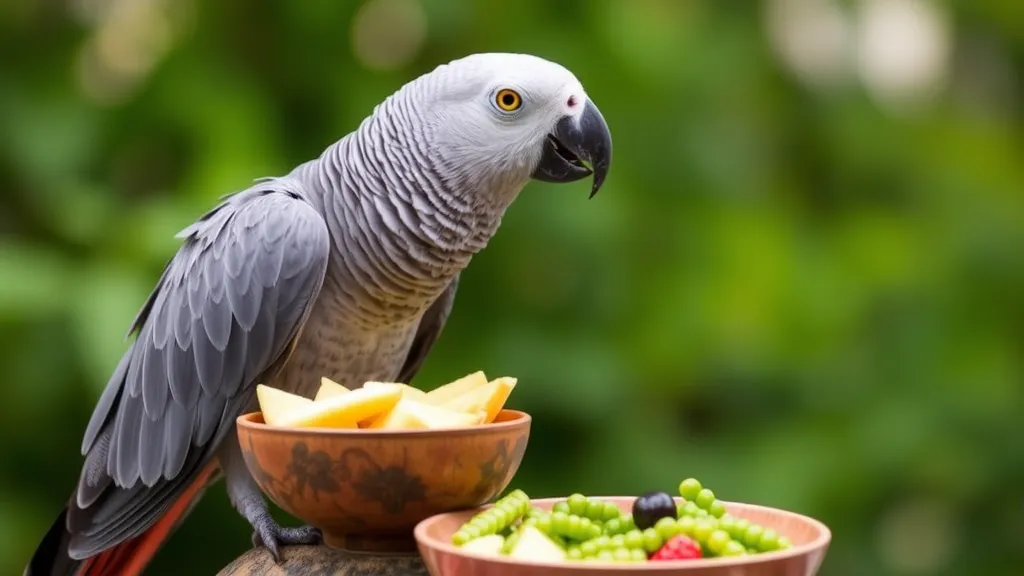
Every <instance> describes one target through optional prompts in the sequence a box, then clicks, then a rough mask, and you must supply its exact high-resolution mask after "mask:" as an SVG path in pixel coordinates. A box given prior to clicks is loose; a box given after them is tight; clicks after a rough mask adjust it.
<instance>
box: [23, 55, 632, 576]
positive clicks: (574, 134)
mask: <svg viewBox="0 0 1024 576" xmlns="http://www.w3.org/2000/svg"><path fill="white" fill-rule="evenodd" d="M611 155H612V146H611V136H610V134H609V131H608V126H607V124H606V123H605V120H604V118H603V117H602V115H601V113H600V111H598V109H597V107H596V106H595V105H594V103H593V101H592V100H590V99H589V98H588V96H587V94H586V92H585V91H584V89H583V86H582V85H581V84H580V82H579V80H577V78H576V77H575V76H574V75H573V74H572V73H571V72H569V71H568V70H566V69H565V68H564V67H562V66H561V65H559V64H556V63H553V62H550V61H547V60H544V59H541V58H538V57H536V56H530V55H524V54H504V53H490V54H474V55H470V56H467V57H464V58H461V59H458V60H454V61H452V62H449V63H448V64H444V65H441V66H439V67H437V68H435V69H434V70H433V71H431V72H429V73H427V74H424V75H423V76H420V77H419V78H417V79H415V80H413V81H411V82H409V83H408V84H406V85H405V86H403V87H402V88H400V89H399V90H398V91H397V92H396V93H394V94H393V95H391V96H389V97H388V98H387V99H386V100H385V101H384V102H383V103H381V104H380V105H378V106H377V107H376V108H375V109H374V110H373V112H372V114H371V115H370V116H369V117H367V118H366V119H365V120H363V122H362V123H361V124H360V125H359V127H358V128H357V129H356V130H355V131H353V132H351V133H349V134H348V135H346V136H344V137H343V138H342V139H341V140H339V141H337V142H335V143H334V144H332V145H331V146H330V147H328V148H327V149H326V150H325V151H324V152H323V153H322V154H321V155H320V156H319V157H318V158H316V159H314V160H310V161H308V162H306V163H304V164H302V165H300V166H298V167H297V168H295V169H294V170H292V171H291V173H289V174H287V175H286V176H280V177H274V178H264V179H261V180H257V181H256V182H255V183H254V184H253V185H252V186H250V187H249V188H247V189H245V190H242V191H239V192H235V193H233V194H231V195H229V196H226V197H224V198H223V199H222V201H221V202H220V203H219V204H218V205H216V206H215V207H214V208H213V209H212V210H210V211H209V212H207V213H206V214H205V215H203V216H202V217H200V218H199V219H198V220H197V221H196V222H194V223H193V224H191V225H190V226H188V227H187V228H185V229H184V230H183V231H182V232H181V233H180V234H179V235H178V237H179V238H181V239H182V240H183V242H182V245H181V247H180V248H179V250H178V251H177V253H176V254H175V255H174V256H173V257H172V258H171V260H170V262H169V263H168V264H167V266H166V268H165V269H164V271H163V274H162V276H161V277H160V279H159V281H158V283H157V285H156V288H155V289H154V290H153V292H152V294H151V295H150V296H149V298H148V300H147V301H146V302H145V304H144V305H143V306H142V310H141V311H140V312H139V314H138V316H137V317H136V319H135V321H134V322H133V324H132V327H131V330H130V331H129V333H134V334H135V335H136V338H135V340H134V341H133V342H132V343H131V344H130V347H129V348H128V350H127V352H126V353H125V354H124V356H123V357H122V359H121V361H120V363H119V364H118V365H117V367H116V368H115V370H114V372H113V375H112V376H111V378H110V381H109V383H108V384H107V387H106V389H105V390H104V392H103V394H102V395H101V397H100V399H99V401H98V403H97V405H96V407H95V410H94V412H93V415H92V418H91V420H90V421H89V424H88V427H87V428H86V430H85V435H84V439H83V441H82V453H83V454H84V456H85V461H84V464H83V467H82V471H81V476H80V478H79V480H78V484H77V486H76V488H75V490H74V493H73V494H72V496H71V497H70V499H69V500H68V502H67V504H66V507H65V508H64V510H63V511H62V512H61V513H60V516H59V517H58V518H57V520H56V522H55V523H54V524H53V526H52V527H51V528H50V530H49V532H48V533H47V534H46V535H45V537H44V538H43V540H42V542H41V543H40V545H39V547H38V548H37V550H36V552H35V554H34V556H33V557H32V559H31V560H30V563H29V565H28V566H27V567H26V570H25V574H27V575H32V576H43V575H56V574H76V573H77V574H89V575H104V576H106V575H114V574H117V575H119V576H126V575H133V574H138V573H140V572H141V571H142V570H143V569H144V567H145V566H146V565H147V563H148V562H149V560H150V559H151V558H152V556H153V555H154V554H155V553H156V551H157V549H158V548H159V547H160V546H161V545H162V543H163V542H164V541H165V540H166V539H167V538H168V537H169V535H170V533H171V532H172V531H173V530H174V528H175V527H176V526H177V525H178V523H179V522H180V521H181V520H183V519H184V517H185V515H187V513H188V512H189V510H190V509H191V506H192V505H193V504H194V503H195V501H196V500H197V499H198V498H199V496H200V495H201V494H202V492H203V490H204V489H205V488H206V487H207V486H208V485H209V484H211V483H212V482H214V481H216V480H218V479H219V478H221V477H223V478H224V479H225V484H226V488H227V491H228V495H229V497H230V500H231V502H232V504H233V505H234V507H235V508H236V509H237V510H238V512H239V513H240V514H241V515H242V516H243V517H244V518H245V519H246V520H247V521H248V522H249V524H250V525H251V526H252V529H253V531H254V532H253V541H254V543H255V544H256V545H260V544H262V545H264V546H266V547H267V548H269V550H270V551H271V552H272V553H273V554H274V556H275V558H278V557H279V546H281V545H288V544H299V543H313V542H316V541H318V540H319V537H320V535H319V533H318V532H317V531H316V530H315V529H312V528H310V527H302V528H284V527H281V526H280V525H279V524H278V523H277V522H276V521H275V520H274V519H273V518H272V517H271V515H270V513H269V512H268V511H267V505H266V502H265V500H264V498H263V496H262V494H261V492H260V490H259V489H258V488H257V486H256V484H255V483H254V480H253V479H252V477H251V476H250V475H249V472H248V470H247V469H246V467H245V464H244V463H243V461H242V456H241V451H240V448H239V445H238V438H237V436H236V434H235V419H236V417H238V416H239V415H240V414H243V413H245V412H247V411H254V410H258V406H257V403H256V400H255V394H254V391H255V388H256V385H257V384H259V383H261V382H263V383H266V384H269V385H272V386H276V387H280V388H282V389H284V390H288V391H291V392H294V393H297V394H300V395H304V396H307V397H310V396H312V395H313V394H314V393H315V391H316V389H317V387H318V386H319V383H320V378H321V377H322V376H326V377H329V378H331V379H333V380H335V381H336V382H339V383H341V384H343V385H345V386H347V387H350V388H357V387H359V386H361V385H362V384H363V383H364V382H366V381H371V380H375V381H395V382H409V381H410V380H412V378H413V376H414V375H415V374H416V372H417V371H418V370H419V368H420V365H421V364H422V362H423V360H424V358H425V356H426V355H427V353H428V352H429V351H430V349H431V347H432V346H433V344H434V342H435V341H436V340H437V338H438V335H439V334H440V332H441V330H442V328H443V327H444V324H445V321H446V319H447V318H448V314H449V312H450V311H451V308H452V302H453V300H454V298H455V292H456V289H457V286H458V283H459V274H460V272H461V271H462V270H463V269H464V268H465V267H466V266H467V265H468V264H469V262H470V260H471V259H472V257H473V255H474V254H476V253H478V252H480V251H481V250H482V249H483V248H484V247H485V246H486V245H487V243H488V241H489V240H490V238H491V237H492V236H493V235H494V234H495V232H496V231H497V229H498V227H499V225H500V223H501V219H502V216H503V215H504V213H505V210H506V209H507V208H508V207H509V205H510V204H511V203H512V201H513V200H514V199H515V198H516V196H517V195H518V194H519V192H520V190H522V188H523V187H524V186H526V184H527V183H528V182H529V181H530V180H531V179H537V180H542V181H546V182H573V181H577V180H580V179H582V178H585V177H587V176H589V175H591V174H593V186H592V191H591V194H590V195H591V196H593V195H594V194H595V193H597V191H598V189H599V188H600V187H601V185H602V183H603V182H604V179H605V176H606V175H607V172H608V168H609V165H610V162H611ZM582 161H586V162H588V163H589V164H590V167H588V166H587V165H585V164H584V163H583V162H582Z"/></svg>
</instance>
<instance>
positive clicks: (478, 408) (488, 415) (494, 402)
mask: <svg viewBox="0 0 1024 576" xmlns="http://www.w3.org/2000/svg"><path fill="white" fill-rule="evenodd" d="M515 387H516V379H515V378H510V377H508V376H503V377H501V378H495V379H494V380H491V381H490V382H488V383H486V384H484V385H483V386H478V387H476V388H473V389H471V390H469V391H468V392H466V393H464V394H462V395H460V396H456V397H455V398H453V399H451V400H449V401H447V402H445V403H443V404H441V407H442V408H447V409H449V410H454V411H456V412H465V413H468V414H475V413H478V412H483V413H484V423H486V424H490V423H491V422H493V421H494V419H495V418H496V417H497V416H498V412H501V409H502V408H503V407H504V406H505V402H507V401H508V397H509V396H510V395H511V394H512V389H513V388H515Z"/></svg>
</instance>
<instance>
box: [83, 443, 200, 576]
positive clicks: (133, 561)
mask: <svg viewBox="0 0 1024 576" xmlns="http://www.w3.org/2000/svg"><path fill="white" fill-rule="evenodd" d="M216 471H217V463H216V462H212V463H211V464H210V465H209V466H207V467H206V469H204V470H203V472H202V473H201V474H199V477H197V478H196V480H195V482H193V483H192V484H191V485H189V487H188V488H186V489H185V491H184V492H182V493H181V496H179V497H178V499H177V500H176V501H175V502H174V504H172V505H171V507H170V508H169V509H168V510H167V512H166V513H164V515H163V516H162V517H161V518H160V519H159V520H157V521H156V523H154V524H153V525H152V526H150V527H149V529H148V530H146V531H145V532H143V533H142V534H140V535H139V536H136V537H135V538H132V539H131V540H126V541H124V542H122V543H121V544H118V545H117V546H114V547H113V548H111V549H109V550H106V551H104V552H102V553H100V554H98V555H96V556H93V557H92V558H89V559H88V560H85V561H84V562H83V563H82V566H81V568H79V570H78V576H140V575H141V574H142V571H143V570H145V568H146V566H147V565H148V564H149V562H150V561H151V560H152V559H153V557H154V556H156V553H157V551H158V550H159V549H160V547H161V546H163V544H164V542H166V541H167V539H168V538H169V537H170V536H171V533H172V532H174V529H175V528H176V527H177V526H178V524H179V523H180V522H181V521H182V520H183V519H184V516H185V514H186V513H187V512H188V511H189V509H190V508H191V507H192V503H193V501H194V500H195V499H196V497H197V496H199V494H200V493H201V492H202V491H203V489H204V488H206V484H207V482H209V480H210V476H212V475H213V474H214V473H215V472H216Z"/></svg>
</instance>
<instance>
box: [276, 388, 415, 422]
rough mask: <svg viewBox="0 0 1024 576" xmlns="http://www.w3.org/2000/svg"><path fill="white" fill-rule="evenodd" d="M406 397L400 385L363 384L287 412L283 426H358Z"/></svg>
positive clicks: (386, 410)
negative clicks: (403, 396)
mask: <svg viewBox="0 0 1024 576" xmlns="http://www.w3.org/2000/svg"><path fill="white" fill-rule="evenodd" d="M401 398H402V388H401V387H399V386H394V385H391V386H377V387H374V388H360V389H358V390H352V391H350V392H349V393H348V394H342V395H340V396H334V397H333V398H326V399H324V400H321V401H319V402H312V403H311V404H310V405H309V406H306V407H304V408H301V409H299V410H297V411H295V412H291V413H289V414H287V415H286V417H285V418H284V419H283V420H282V422H281V424H280V425H281V426H293V427H297V428H355V427H356V426H357V424H358V423H359V422H360V421H363V420H367V419H370V418H373V417H375V416H380V415H381V414H384V413H386V412H388V411H389V410H391V409H392V408H394V407H395V404H397V403H398V401H399V400H401Z"/></svg>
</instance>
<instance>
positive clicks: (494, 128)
mask: <svg viewBox="0 0 1024 576" xmlns="http://www.w3.org/2000/svg"><path fill="white" fill-rule="evenodd" d="M409 89H412V90H415V91H416V92H418V95H419V96H421V97H422V98H419V99H420V100H421V101H423V102H425V105H424V106H422V108H421V112H422V113H423V114H424V115H425V117H426V119H427V125H428V126H429V129H428V130H426V131H425V133H426V137H427V139H428V141H429V143H430V146H431V149H432V151H434V152H436V153H437V154H438V157H439V158H440V161H441V162H443V163H444V164H445V165H446V167H447V168H448V172H449V173H453V172H454V173H455V174H456V175H457V176H456V177H461V178H464V179H467V180H472V181H476V182H481V183H487V184H488V185H489V186H490V187H493V186H494V185H495V184H497V185H498V187H499V188H503V189H513V190H518V189H520V188H522V187H523V186H525V185H526V183H527V182H529V181H530V180H531V179H535V180H540V181H544V182H553V183H567V182H575V181H577V180H581V179H583V178H586V177H587V176H590V175H593V177H594V179H593V186H592V188H591V193H590V196H591V197H593V196H594V194H596V193H597V191H598V190H599V189H600V188H601V186H602V184H603V183H604V180H605V177H606V176H607V174H608V169H609V167H610V165H611V158H612V140H611V133H610V132H609V129H608V124H607V123H606V122H605V120H604V117H603V116H602V115H601V112H600V111H599V110H598V108H597V106H596V105H595V104H594V102H593V101H592V100H591V99H590V98H589V97H588V96H587V93H586V91H585V90H584V89H583V85H582V84H581V83H580V81H579V80H578V79H577V78H576V76H574V75H573V73H572V72H570V71H569V70H567V69H566V68H565V67H563V66H561V65H559V64H557V63H554V62H551V61H548V60H545V59H543V58H539V57H537V56H532V55H528V54H508V53H485V54H473V55H470V56H466V57H464V58H460V59H458V60H454V61H452V62H449V63H447V64H443V65H441V66H439V67H437V68H436V69H435V70H434V71H432V72H430V73H428V74H427V75H425V76H423V77H421V78H420V79H419V81H418V82H415V83H413V84H411V85H410V87H409Z"/></svg>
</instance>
